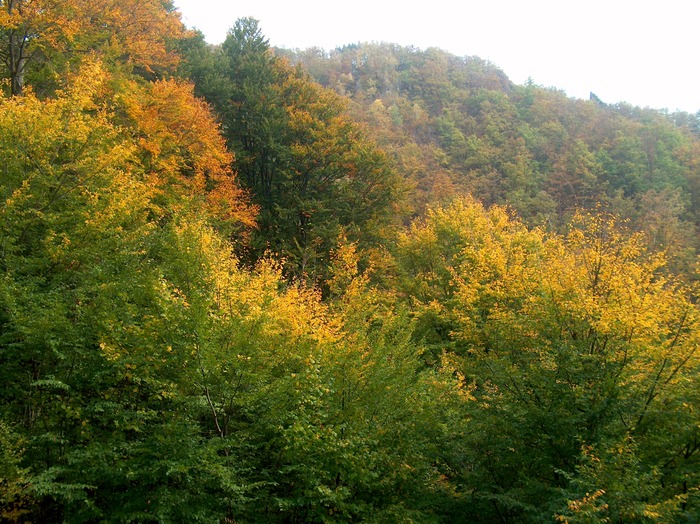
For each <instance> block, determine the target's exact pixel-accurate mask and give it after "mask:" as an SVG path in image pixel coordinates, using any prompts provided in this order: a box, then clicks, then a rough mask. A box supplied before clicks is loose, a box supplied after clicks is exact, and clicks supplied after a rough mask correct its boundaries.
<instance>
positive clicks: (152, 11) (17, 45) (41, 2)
mask: <svg viewBox="0 0 700 524" xmlns="http://www.w3.org/2000/svg"><path fill="white" fill-rule="evenodd" d="M184 34H185V29H184V26H183V25H182V23H181V22H180V19H179V15H178V14H177V13H176V12H175V11H174V10H173V9H172V6H171V5H170V4H169V3H167V2H163V1H161V0H147V1H131V2H121V1H116V0H96V1H87V0H73V1H71V2H56V1H54V0H3V1H2V2H0V38H1V39H2V41H3V45H2V46H0V60H2V64H3V66H4V71H3V74H4V76H5V78H7V79H8V80H9V88H10V93H11V94H13V95H19V94H21V93H22V91H23V90H24V87H25V83H26V80H27V77H28V75H30V74H36V75H41V74H43V73H41V69H42V68H45V69H46V70H47V71H48V73H49V74H48V78H47V77H46V76H44V78H43V79H42V80H41V81H40V82H39V81H38V82H35V85H34V88H35V91H41V92H43V91H44V90H46V89H49V88H50V87H54V86H55V84H54V79H52V78H50V77H51V76H53V75H55V74H60V73H62V72H64V71H65V68H66V65H67V64H70V63H73V64H74V63H75V62H79V61H80V60H81V59H82V58H83V57H84V56H85V55H86V54H90V53H96V54H98V55H99V56H100V57H101V58H102V59H103V60H104V61H105V62H107V63H115V62H119V63H121V64H122V66H124V65H128V67H130V68H135V69H139V70H140V71H142V72H144V73H154V72H156V71H158V70H163V69H167V68H169V67H172V66H173V65H174V64H175V63H176V61H177V57H176V55H175V54H174V53H173V52H172V49H171V47H172V46H171V44H170V42H171V41H173V40H176V39H178V38H181V37H183V36H184ZM49 90H50V89H49Z"/></svg>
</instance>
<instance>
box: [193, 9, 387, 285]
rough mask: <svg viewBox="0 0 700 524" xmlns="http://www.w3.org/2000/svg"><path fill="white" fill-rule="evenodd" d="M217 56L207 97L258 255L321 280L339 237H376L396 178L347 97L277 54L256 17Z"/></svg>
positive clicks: (294, 272) (233, 32)
mask: <svg viewBox="0 0 700 524" xmlns="http://www.w3.org/2000/svg"><path fill="white" fill-rule="evenodd" d="M218 58H219V64H218V66H217V68H216V70H214V71H212V72H211V75H210V78H212V80H210V81H205V82H204V88H203V91H202V92H203V94H204V95H205V96H206V97H207V100H208V101H209V102H210V103H212V105H213V106H214V107H215V108H216V110H217V112H218V113H219V115H220V116H221V119H222V123H223V130H224V134H225V136H226V138H227V140H228V144H229V146H230V147H231V149H232V150H233V151H234V153H235V155H236V160H237V169H238V172H239V176H240V179H241V181H242V182H243V183H244V184H245V185H246V187H247V188H249V189H250V191H251V194H252V196H253V199H254V201H255V203H256V204H258V205H259V207H260V215H259V220H258V230H257V234H256V235H255V236H254V239H253V243H252V246H253V258H257V257H259V256H260V255H261V254H262V253H263V252H264V251H266V250H270V251H273V252H275V253H277V254H279V255H281V256H283V257H284V258H285V259H286V260H287V262H288V266H287V267H288V271H289V273H290V274H292V275H295V276H298V277H303V278H310V279H311V280H312V281H313V280H316V279H317V278H319V277H321V276H323V275H324V274H326V273H327V271H328V269H327V268H328V265H329V262H330V259H329V253H330V250H331V248H332V247H333V245H334V244H335V242H336V239H337V238H338V236H339V235H340V234H341V232H343V231H345V233H346V234H347V235H348V236H349V238H350V239H354V240H357V239H362V240H371V239H372V237H373V235H376V234H377V232H378V230H379V228H378V227H377V226H379V225H381V223H383V222H386V221H387V220H388V219H389V216H390V214H391V206H392V205H393V204H394V203H395V202H396V201H397V200H398V195H399V189H400V183H399V179H398V177H397V176H396V175H395V173H394V171H393V170H392V168H391V167H390V164H389V162H388V159H387V158H386V157H385V155H384V154H383V153H382V152H381V151H380V150H379V149H378V148H377V146H376V145H375V144H374V143H373V142H372V141H371V140H369V139H368V138H367V137H366V136H365V135H364V133H363V132H362V130H361V129H360V128H359V126H358V125H357V124H355V123H354V122H353V121H352V120H351V119H350V117H349V116H348V115H347V107H346V103H345V101H344V100H343V99H342V98H341V97H339V96H338V95H336V94H335V93H333V92H332V91H330V90H327V89H324V88H322V87H321V86H319V85H318V84H316V83H314V82H313V81H312V80H311V79H310V78H309V77H308V75H307V74H305V73H304V72H303V71H302V70H301V69H300V68H292V67H291V66H289V65H288V64H287V62H286V61H284V60H282V59H280V58H278V57H276V56H275V55H274V54H273V52H272V50H271V49H270V47H269V44H268V42H267V40H266V39H265V38H264V37H263V36H262V34H261V32H260V29H259V27H258V23H257V21H255V20H253V19H249V18H245V19H240V20H238V21H237V22H236V24H235V25H234V27H233V28H232V29H231V30H230V32H229V34H228V36H227V38H226V41H225V42H224V43H223V45H222V47H221V50H220V54H219V56H218ZM215 78H218V79H220V80H224V81H216V80H214V79H215ZM206 86H209V89H208V90H207V89H206Z"/></svg>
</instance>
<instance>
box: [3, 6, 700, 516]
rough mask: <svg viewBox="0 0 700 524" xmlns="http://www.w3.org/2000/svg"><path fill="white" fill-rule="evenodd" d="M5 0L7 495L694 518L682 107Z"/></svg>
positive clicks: (239, 33) (695, 437)
mask: <svg viewBox="0 0 700 524" xmlns="http://www.w3.org/2000/svg"><path fill="white" fill-rule="evenodd" d="M0 7H1V8H2V9H1V10H0V13H1V14H0V38H2V39H3V41H4V42H5V43H6V45H5V46H4V47H3V49H4V51H2V52H0V58H2V60H3V64H4V65H3V70H2V71H3V74H4V76H5V78H6V79H7V81H8V83H7V87H8V89H7V90H6V91H7V92H6V93H5V94H4V95H2V97H0V195H1V196H2V199H1V201H0V270H1V276H0V372H1V373H2V379H3V380H0V521H2V522H47V523H52V522H75V523H78V522H164V523H165V522H173V523H179V522H212V523H214V522H226V523H231V522H247V523H255V522H266V523H270V522H280V523H307V522H313V523H316V522H325V523H333V522H337V523H345V522H407V523H408V522H424V523H438V522H445V523H448V522H449V523H452V522H484V523H492V522H502V523H530V522H533V523H534V522H564V523H570V524H575V523H611V522H615V523H624V522H669V523H672V522H695V521H697V520H698V518H700V496H699V492H698V489H699V487H700V455H699V453H700V443H699V442H700V441H699V438H700V434H699V430H698V428H699V427H700V418H699V414H698V406H699V405H700V390H698V387H697V385H698V383H699V380H700V354H699V353H698V345H699V344H700V339H699V337H700V311H699V310H698V307H697V300H698V294H697V276H696V275H695V273H693V264H692V263H691V262H692V261H694V255H695V249H696V247H697V246H696V244H694V243H693V241H692V234H691V233H692V231H694V229H693V227H694V222H693V220H694V218H693V217H694V216H695V208H696V207H697V206H696V202H695V200H694V198H695V196H694V195H695V191H696V190H697V189H698V187H696V185H697V184H696V180H695V178H694V177H695V175H696V174H697V173H695V171H693V169H695V168H697V165H700V164H698V162H697V159H696V156H697V152H698V151H700V148H698V147H697V139H696V137H695V136H694V135H693V133H694V131H692V130H691V124H689V122H692V119H690V117H689V116H687V115H686V118H685V120H684V121H682V122H681V123H674V122H673V118H676V119H679V120H682V118H681V115H676V116H672V115H662V114H653V113H650V112H649V111H646V110H645V111H642V112H641V113H640V114H639V115H634V114H625V113H626V112H628V113H634V111H632V110H631V109H628V108H625V107H618V108H610V107H607V108H601V107H597V106H594V105H593V103H592V102H591V103H588V102H567V101H566V100H565V98H563V97H562V96H561V95H560V94H558V93H555V92H551V91H547V90H542V89H540V88H537V87H536V86H532V85H526V86H514V85H512V84H511V83H510V82H509V81H508V80H507V79H506V78H505V76H504V75H502V73H500V72H499V71H498V70H497V69H495V68H494V67H493V66H491V65H489V64H486V63H483V62H482V61H480V60H478V59H475V58H470V59H457V58H455V57H450V56H448V55H447V54H445V53H442V52H440V51H439V50H434V49H433V50H427V51H425V52H422V51H421V52H419V51H417V50H405V49H401V48H398V47H396V46H393V47H392V46H388V51H390V53H388V54H386V53H383V51H385V50H386V49H383V46H364V47H363V46H356V47H350V48H347V49H344V50H337V51H336V52H334V53H333V54H329V55H325V54H323V53H312V52H307V53H306V54H305V55H303V56H302V53H301V52H297V53H291V52H284V51H280V50H274V49H272V48H271V47H270V46H269V45H268V43H267V41H266V40H265V39H264V37H263V36H262V34H261V32H260V29H259V28H258V26H257V22H256V21H254V20H252V19H242V20H239V21H238V22H236V23H235V24H234V26H233V28H232V30H231V32H230V34H229V37H228V39H227V41H226V43H225V44H224V45H223V46H221V47H212V46H207V45H206V44H205V43H204V42H203V40H202V39H201V35H199V36H198V35H196V34H194V33H189V32H187V31H185V29H184V27H183V26H182V25H181V24H180V22H179V19H178V15H177V12H175V11H173V10H172V9H171V8H170V7H169V4H168V3H163V2H160V1H150V0H145V1H140V2H135V3H129V2H126V3H124V2H122V3H119V4H118V3H116V2H111V1H110V0H106V1H102V0H97V1H96V2H91V3H90V4H89V5H88V4H87V3H85V4H84V5H83V4H81V3H80V2H78V3H75V2H73V3H71V2H68V3H66V2H64V3H62V4H59V3H56V2H46V1H35V2H34V1H29V0H11V1H9V2H2V1H0ZM175 49H179V50H180V52H181V53H182V54H181V55H180V56H178V55H177V54H175V52H174V50H175ZM16 52H19V54H16ZM2 53H5V54H2ZM358 53H360V54H359V55H358ZM361 53H364V55H362V54H361ZM283 54H286V55H288V57H289V58H290V59H293V60H297V61H299V62H305V63H306V64H307V68H308V72H307V71H305V70H304V69H302V67H301V66H293V65H291V63H290V62H289V61H287V59H286V58H283V57H282V56H281V55H283ZM358 57H359V58H360V59H358ZM176 64H179V65H177V67H176ZM331 66H333V67H331ZM334 67H338V68H339V69H337V70H336V69H334ZM176 73H177V74H176ZM311 74H316V75H317V76H319V77H323V79H324V81H325V82H326V84H328V86H329V87H322V86H321V85H319V84H317V83H315V82H314V81H313V80H312V78H311V76H310V75H311ZM183 76H187V77H189V79H188V78H183ZM331 88H332V89H331ZM334 91H335V92H334ZM346 95H350V97H351V99H350V100H349V99H348V98H345V97H346ZM567 104H572V105H567ZM611 115H613V116H612V117H611V118H608V117H610V116H611ZM359 120H362V121H363V122H364V123H363V124H361V123H358V121H359ZM685 189H689V190H692V191H691V193H690V196H687V195H686V194H685V193H683V191H682V190H685ZM468 193H471V194H468ZM506 204H508V205H506ZM615 206H617V209H615ZM613 211H618V212H613ZM642 225H644V227H642Z"/></svg>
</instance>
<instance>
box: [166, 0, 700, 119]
mask: <svg viewBox="0 0 700 524" xmlns="http://www.w3.org/2000/svg"><path fill="white" fill-rule="evenodd" d="M175 5H176V6H177V7H178V8H179V10H180V12H181V13H182V19H183V21H184V22H185V24H186V25H187V26H188V27H196V28H197V29H200V30H201V31H202V32H203V33H204V34H205V36H206V38H207V41H208V42H210V43H220V42H222V41H223V39H224V38H225V37H226V32H227V31H228V29H229V28H230V27H231V26H232V25H233V24H234V22H235V21H236V19H238V18H240V17H243V16H251V17H253V18H256V19H258V20H259V21H260V27H261V28H262V31H263V33H264V35H265V36H266V37H267V38H268V39H269V40H270V44H271V45H273V46H277V47H288V48H299V49H305V48H307V47H313V46H317V47H321V48H323V49H326V50H331V49H334V48H335V47H338V46H342V45H345V44H351V43H357V42H389V43H396V44H400V45H404V46H408V45H413V46H416V47H419V48H422V49H425V48H427V47H439V48H442V49H444V50H446V51H449V52H450V53H453V54H455V55H458V56H467V55H469V56H471V55H476V56H478V57H481V58H483V59H486V60H490V61H491V62H492V63H494V64H495V65H496V66H498V67H499V68H501V69H502V70H503V71H504V72H505V73H506V74H507V75H508V76H509V77H510V79H511V80H513V81H514V82H516V83H518V84H522V83H524V82H525V81H526V80H527V79H528V77H531V78H532V79H533V81H534V82H535V83H536V84H538V85H542V86H545V87H555V88H557V89H562V90H563V91H565V92H566V94H567V95H569V96H571V97H577V98H588V96H589V93H590V92H591V91H593V92H594V93H595V94H596V95H598V97H599V98H600V99H602V100H603V101H604V102H608V103H616V102H620V101H625V102H628V103H630V104H633V105H638V106H642V107H646V106H648V107H653V108H656V109H668V110H670V111H674V110H677V109H680V110H683V111H688V112H692V113H695V112H697V111H698V110H700V60H698V52H699V51H700V37H699V35H700V32H699V31H698V24H699V23H700V1H698V0H665V1H654V2H649V1H647V0H637V1H629V0H607V1H603V0H589V1H580V0H479V1H473V0H461V1H460V0H424V1H421V2H410V1H408V0H401V1H396V0H386V1H384V0H349V1H343V2H332V1H329V0H248V1H239V0H175Z"/></svg>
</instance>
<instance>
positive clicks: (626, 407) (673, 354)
mask: <svg viewBox="0 0 700 524" xmlns="http://www.w3.org/2000/svg"><path fill="white" fill-rule="evenodd" d="M643 238H644V237H643V236H642V235H641V234H630V233H628V232H624V230H623V229H621V227H620V225H619V224H617V223H616V222H615V219H614V218H613V217H610V216H605V215H599V216H594V215H579V216H578V217H576V218H575V220H574V222H573V223H572V224H571V226H570V232H569V233H568V235H567V236H566V237H559V236H556V235H549V236H547V237H545V236H544V235H543V234H542V233H541V232H539V231H537V230H533V231H528V230H527V228H525V227H524V226H523V225H521V224H519V223H518V222H517V221H515V220H513V219H511V218H508V216H507V214H505V213H504V212H503V211H502V210H500V209H498V208H495V209H491V210H488V211H486V210H484V209H483V208H482V207H480V206H479V205H476V204H473V203H471V204H466V205H465V204H464V203H461V202H457V203H456V204H454V205H453V206H451V207H449V208H446V209H438V210H436V211H434V212H432V213H431V214H430V215H429V216H428V217H427V219H426V221H425V223H424V224H420V225H418V226H417V227H415V228H414V230H413V231H412V232H411V233H410V234H409V235H407V237H406V238H404V239H402V241H401V242H400V244H399V249H400V251H399V253H401V256H400V258H399V260H400V261H401V264H402V266H403V267H405V268H406V269H408V270H410V273H409V274H411V275H413V277H412V278H411V279H410V280H409V281H408V282H409V284H412V283H415V285H417V286H419V287H418V288H417V290H415V291H414V290H411V288H408V287H405V288H404V289H408V290H411V291H410V293H411V295H412V296H413V297H415V298H417V299H419V301H417V304H416V315H417V316H418V318H419V324H418V326H420V327H421V330H422V331H420V332H419V333H422V334H423V336H424V337H426V340H430V341H431V342H432V343H433V345H434V346H435V345H436V343H437V342H442V346H437V347H438V348H440V349H443V350H444V349H447V350H448V351H450V352H452V353H454V354H457V355H461V362H462V364H461V367H460V370H461V371H462V373H463V374H464V376H465V377H467V378H468V379H469V380H471V381H472V383H473V385H474V390H473V392H472V394H473V396H474V399H475V401H474V402H471V403H468V404H465V406H464V409H465V410H467V411H468V413H469V417H468V418H469V424H468V425H467V426H466V427H465V428H464V437H463V438H462V439H459V440H455V441H453V442H452V443H451V444H450V445H447V446H446V447H445V454H444V461H445V467H446V471H447V473H446V474H447V475H448V476H449V477H450V478H452V479H453V482H454V483H455V485H458V486H460V490H463V491H462V492H463V493H464V494H465V496H466V495H467V494H469V500H470V502H469V504H466V506H465V507H464V508H463V510H464V511H465V512H466V514H467V515H469V518H472V519H474V520H482V521H502V522H513V521H526V522H540V521H551V519H552V517H553V515H555V514H557V513H558V514H560V515H562V518H564V517H565V516H567V515H569V516H570V515H571V512H574V510H573V509H572V508H574V509H575V508H579V507H580V508H583V507H584V506H585V507H588V508H589V509H590V505H588V506H586V504H589V503H590V504H593V502H592V500H595V504H596V505H597V506H596V507H597V508H598V509H599V510H600V511H601V515H602V516H601V519H603V518H610V519H612V520H613V521H621V520H624V519H625V518H627V519H638V518H642V516H643V515H645V514H648V515H651V514H654V512H655V511H656V512H658V514H659V515H661V514H664V515H674V516H675V517H674V518H680V519H683V518H689V517H691V516H694V515H696V514H697V501H696V499H695V498H694V497H695V495H694V493H693V492H692V490H691V489H690V488H689V486H691V485H694V484H695V483H697V479H698V477H697V475H698V474H699V473H700V471H699V469H698V456H697V449H696V442H697V440H696V439H697V431H696V424H697V418H696V417H697V414H696V413H695V409H694V408H691V407H690V406H693V405H694V404H695V402H696V400H695V398H696V391H695V390H694V388H692V387H689V385H690V384H692V383H694V381H695V380H697V376H698V372H700V361H699V360H698V355H697V327H696V323H697V322H698V321H699V320H700V317H699V316H698V311H697V308H696V306H695V305H694V304H693V302H692V300H691V298H690V297H691V295H690V290H689V289H687V288H686V287H685V286H683V285H682V284H680V283H677V282H675V281H673V280H669V279H667V278H666V277H664V276H663V274H662V273H660V272H659V270H660V269H661V268H662V267H663V265H664V257H663V256H662V255H659V254H654V253H648V252H647V251H646V249H645V245H644V242H643ZM409 263H410V265H408V264H409ZM435 310H439V311H440V314H439V316H437V317H436V316H435V315H434V314H431V312H433V311H435ZM428 328H430V329H428ZM440 335H442V337H440ZM681 479H685V480H681ZM593 493H597V495H596V496H595V499H586V497H589V495H590V494H593ZM587 494H589V495H587ZM586 500H588V502H585V501H586ZM584 502H585V504H584ZM567 508H568V509H567ZM566 518H569V517H566ZM575 521H576V520H571V522H575ZM601 521H604V520H601Z"/></svg>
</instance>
